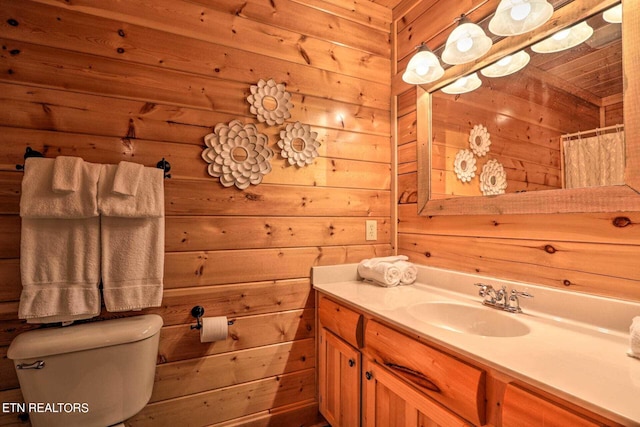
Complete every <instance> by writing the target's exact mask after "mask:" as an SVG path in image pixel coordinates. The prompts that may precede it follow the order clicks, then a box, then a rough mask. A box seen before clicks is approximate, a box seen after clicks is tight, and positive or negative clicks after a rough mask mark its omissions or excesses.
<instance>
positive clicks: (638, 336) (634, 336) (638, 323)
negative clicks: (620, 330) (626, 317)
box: [627, 316, 640, 358]
mask: <svg viewBox="0 0 640 427" xmlns="http://www.w3.org/2000/svg"><path fill="white" fill-rule="evenodd" d="M627 354H628V355H629V356H632V357H637V358H640V316H636V317H634V318H633V320H632V321H631V326H630V327H629V352H628V353H627Z"/></svg>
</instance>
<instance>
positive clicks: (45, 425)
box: [7, 314, 162, 427]
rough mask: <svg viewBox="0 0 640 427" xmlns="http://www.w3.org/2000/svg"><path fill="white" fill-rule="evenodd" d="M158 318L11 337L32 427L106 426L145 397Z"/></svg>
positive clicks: (12, 355)
mask: <svg viewBox="0 0 640 427" xmlns="http://www.w3.org/2000/svg"><path fill="white" fill-rule="evenodd" d="M161 327H162V318H161V317H160V316H158V315H156V314H146V315H142V316H135V317H127V318H123V319H114V320H105V321H97V322H93V323H85V324H80V325H72V326H67V327H63V328H59V327H58V328H50V329H49V328H45V329H38V330H34V331H29V332H25V333H23V334H20V335H18V336H17V337H16V338H15V339H14V340H13V342H12V343H11V346H9V350H8V352H7V357H9V359H12V360H13V363H14V365H15V367H16V370H17V373H18V380H19V381H20V388H21V389H22V395H23V397H24V400H25V407H26V412H28V413H29V419H30V420H31V425H32V426H33V427H58V426H60V427H71V426H81V427H91V426H95V427H106V426H110V425H113V424H117V423H120V422H122V421H124V420H126V419H128V418H130V417H132V416H133V415H135V414H136V413H138V412H140V410H142V408H144V406H145V405H146V404H147V402H149V399H150V398H151V391H152V389H153V382H154V377H155V368H156V360H157V354H158V341H159V338H160V328H161Z"/></svg>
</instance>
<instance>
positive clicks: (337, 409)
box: [318, 327, 361, 427]
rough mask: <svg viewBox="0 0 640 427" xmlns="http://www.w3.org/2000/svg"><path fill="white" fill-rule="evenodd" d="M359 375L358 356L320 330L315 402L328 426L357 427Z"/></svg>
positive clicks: (358, 422)
mask: <svg viewBox="0 0 640 427" xmlns="http://www.w3.org/2000/svg"><path fill="white" fill-rule="evenodd" d="M360 372H361V354H360V352H359V351H358V350H356V349H354V348H353V347H351V346H350V345H349V344H347V343H346V342H345V341H343V340H341V339H340V338H338V337H337V336H336V335H334V334H332V333H331V332H329V331H328V330H327V329H326V328H324V327H323V328H320V337H319V354H318V401H319V406H320V413H322V415H323V416H324V417H325V418H326V420H327V421H328V422H329V424H331V425H332V426H344V427H358V426H359V425H360V378H361V375H360Z"/></svg>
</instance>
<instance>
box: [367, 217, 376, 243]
mask: <svg viewBox="0 0 640 427" xmlns="http://www.w3.org/2000/svg"><path fill="white" fill-rule="evenodd" d="M365 229H366V231H365V240H378V221H376V220H375V219H368V220H366V221H365Z"/></svg>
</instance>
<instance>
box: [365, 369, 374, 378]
mask: <svg viewBox="0 0 640 427" xmlns="http://www.w3.org/2000/svg"><path fill="white" fill-rule="evenodd" d="M364 376H365V377H367V379H368V380H370V379H371V378H373V374H372V373H371V372H369V371H367V372H365V373H364Z"/></svg>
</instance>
